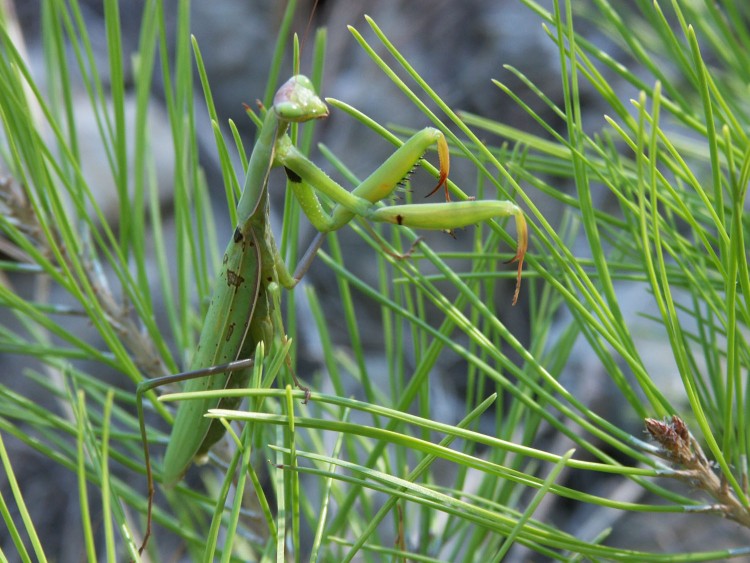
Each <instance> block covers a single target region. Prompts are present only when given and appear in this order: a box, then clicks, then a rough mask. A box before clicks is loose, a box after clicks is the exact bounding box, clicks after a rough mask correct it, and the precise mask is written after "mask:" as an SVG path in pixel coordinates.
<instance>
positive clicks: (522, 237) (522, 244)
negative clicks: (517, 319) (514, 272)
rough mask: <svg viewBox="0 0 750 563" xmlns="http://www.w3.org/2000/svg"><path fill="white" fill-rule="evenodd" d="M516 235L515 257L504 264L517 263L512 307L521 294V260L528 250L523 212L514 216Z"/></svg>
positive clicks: (527, 232)
mask: <svg viewBox="0 0 750 563" xmlns="http://www.w3.org/2000/svg"><path fill="white" fill-rule="evenodd" d="M516 234H517V235H518V246H517V247H516V255H515V256H514V257H513V258H511V259H510V260H508V261H507V262H506V264H511V263H513V262H518V277H517V278H516V291H515V292H514V293H513V305H515V304H516V302H517V301H518V294H519V293H521V273H522V272H523V259H524V257H525V256H526V249H528V248H529V228H528V226H527V225H526V217H524V216H523V212H521V211H519V212H518V213H517V214H516Z"/></svg>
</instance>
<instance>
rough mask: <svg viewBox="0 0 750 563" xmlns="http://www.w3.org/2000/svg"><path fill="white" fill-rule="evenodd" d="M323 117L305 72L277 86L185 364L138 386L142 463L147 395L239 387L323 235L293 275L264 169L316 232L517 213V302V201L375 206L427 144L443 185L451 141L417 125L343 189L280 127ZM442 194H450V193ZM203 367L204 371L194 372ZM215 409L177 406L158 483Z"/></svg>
mask: <svg viewBox="0 0 750 563" xmlns="http://www.w3.org/2000/svg"><path fill="white" fill-rule="evenodd" d="M327 115H328V108H327V107H326V104H325V103H324V102H323V100H321V99H320V98H319V97H318V96H317V94H316V93H315V91H314V89H313V87H312V84H311V82H310V80H308V79H307V78H306V77H304V76H301V75H297V76H294V77H292V78H291V79H290V80H288V81H287V82H286V83H285V84H284V85H283V86H282V87H281V88H280V89H279V90H278V92H277V93H276V96H275V98H274V103H273V106H272V107H271V108H269V110H268V111H267V113H266V116H265V119H264V121H263V126H262V127H261V130H260V132H259V135H258V140H257V141H256V144H255V147H254V148H253V152H252V155H251V156H250V161H249V163H248V169H247V174H246V178H245V185H244V189H243V192H242V196H241V197H240V201H239V203H238V206H237V216H238V218H239V223H238V225H237V226H236V228H235V229H234V232H233V234H232V236H231V238H230V241H229V244H228V246H227V249H226V251H225V253H224V259H223V261H222V266H221V269H220V271H219V275H218V277H217V280H216V283H215V286H214V289H213V296H212V298H211V302H210V304H209V307H208V311H207V313H206V318H205V321H204V323H203V329H202V331H201V335H200V339H199V342H198V347H197V349H196V351H195V354H194V355H193V358H192V361H191V367H190V371H189V372H187V373H186V374H181V375H180V376H168V377H167V378H163V379H160V380H158V381H155V380H150V381H144V382H143V383H142V384H141V385H139V387H138V392H137V395H138V399H139V416H140V420H141V433H142V436H143V440H144V449H145V450H146V451H145V457H146V460H147V463H148V461H149V454H148V445H147V442H146V432H145V426H144V423H143V416H142V415H143V409H142V406H141V401H142V397H143V394H144V393H145V392H146V391H147V390H149V389H152V388H154V387H156V386H157V385H162V384H164V383H165V382H173V381H176V380H178V379H188V382H187V384H186V389H185V390H186V391H206V390H215V389H224V388H227V387H229V386H232V387H236V386H241V385H245V382H246V380H247V378H248V377H249V374H250V369H249V366H251V365H252V364H251V361H252V360H250V359H247V358H251V357H252V354H253V353H254V351H255V349H256V347H257V345H258V343H260V342H263V343H264V344H265V346H266V349H269V348H270V345H271V343H272V340H273V334H274V330H277V329H278V328H279V327H278V326H276V327H274V322H273V318H272V311H273V309H274V305H273V301H274V299H273V298H272V297H271V294H272V292H273V288H275V287H278V286H279V285H281V286H283V287H286V288H291V287H294V285H296V283H297V282H298V281H299V279H300V278H301V276H302V275H303V274H304V272H305V270H306V268H307V267H308V266H309V263H310V261H311V260H312V257H313V256H314V252H315V251H317V248H318V247H319V246H320V243H322V235H319V236H318V238H317V239H316V242H315V243H314V245H313V248H312V253H309V254H308V255H307V256H306V258H303V261H302V263H301V266H300V268H298V270H297V271H296V272H295V274H294V275H292V274H290V273H289V271H288V270H287V267H286V265H285V263H284V261H283V260H282V258H281V256H280V255H279V252H278V250H277V249H276V244H275V242H274V239H273V235H272V233H271V230H270V227H269V221H268V189H267V186H268V175H269V172H270V170H271V168H273V167H275V166H282V167H284V168H285V169H286V170H287V175H288V177H289V178H290V180H291V185H292V190H293V193H294V196H295V197H296V199H297V200H298V201H299V203H300V205H301V207H302V210H303V211H304V213H305V214H306V215H307V216H308V218H309V219H310V221H311V222H312V224H313V226H315V228H316V229H318V230H319V231H320V232H321V233H326V232H329V231H333V230H336V229H339V228H341V227H343V226H344V225H345V224H346V223H348V222H349V221H351V220H352V218H354V217H355V216H359V217H362V218H365V219H368V220H371V221H380V222H388V223H394V224H397V225H403V226H408V227H415V228H420V229H440V230H449V231H450V230H452V229H456V228H460V227H465V226H467V225H471V224H475V223H478V222H480V221H484V220H487V219H492V218H498V217H506V216H510V215H512V216H514V217H515V219H516V231H517V236H518V246H517V250H516V254H515V256H514V258H513V259H512V260H514V261H517V262H518V278H517V283H516V290H515V293H514V297H513V303H514V304H515V302H516V300H517V299H518V292H519V289H520V281H521V270H522V265H523V258H524V255H525V253H526V248H527V229H526V220H525V219H524V215H523V213H522V211H521V210H520V208H519V207H518V206H516V205H515V204H514V203H512V202H509V201H462V202H450V201H447V202H446V203H433V204H424V205H397V206H392V207H380V206H378V205H377V204H378V203H379V202H380V201H382V200H383V199H386V198H388V197H389V196H390V195H391V194H392V193H393V191H394V190H395V189H396V187H397V186H398V185H399V183H400V182H401V181H402V179H403V178H404V177H405V176H406V175H407V174H408V173H409V172H410V171H411V169H412V168H413V167H414V166H415V165H416V164H417V162H418V161H419V159H420V158H421V157H422V155H423V153H424V152H425V151H426V150H427V149H428V148H430V146H432V145H433V144H435V145H437V148H438V155H439V158H440V177H439V181H438V184H437V186H436V187H435V189H434V190H433V191H432V192H431V193H434V192H435V191H437V190H438V189H439V188H440V186H441V185H443V184H444V183H445V180H446V178H447V176H448V145H447V143H446V141H445V137H444V136H443V134H442V133H441V132H440V131H438V130H437V129H433V128H427V129H423V130H422V131H420V132H418V133H417V134H415V135H414V136H412V137H411V138H410V139H409V140H407V141H406V142H405V143H404V144H403V145H402V146H401V147H400V148H399V149H398V150H396V152H395V153H394V154H393V155H392V156H391V157H390V158H388V159H387V160H386V161H385V162H384V163H383V164H382V165H381V166H380V167H378V169H377V170H375V172H373V173H372V174H371V175H370V176H369V177H368V178H367V179H366V180H365V181H363V182H362V183H361V184H360V185H359V186H357V187H356V188H355V189H354V190H353V191H351V192H349V191H348V190H346V189H345V188H343V187H342V186H340V185H339V184H337V183H336V182H334V181H333V180H332V179H331V178H329V177H328V176H327V175H326V174H325V173H324V172H323V171H322V170H321V169H320V168H318V167H317V166H316V165H315V164H314V163H313V162H312V161H310V160H309V159H308V158H307V157H305V156H304V155H303V154H301V153H300V152H299V151H298V150H297V149H296V147H295V146H294V145H293V144H292V142H291V139H290V138H289V137H288V136H287V134H286V131H287V128H288V125H289V123H290V122H302V121H307V120H310V119H316V118H321V117H325V116H327ZM316 192H320V193H323V194H325V195H326V196H328V197H329V198H330V199H332V200H333V201H334V202H335V204H336V205H335V207H334V209H333V211H332V212H331V213H328V212H326V211H325V210H324V209H323V207H322V206H321V204H320V201H319V200H318V196H317V194H316ZM446 199H449V198H448V197H447V190H446ZM278 324H279V323H277V325H278ZM243 358H246V359H244V360H243ZM210 366H220V367H216V368H211V367H210ZM199 374H200V375H204V376H205V375H208V377H199ZM216 406H217V401H216V400H215V399H205V400H194V401H184V402H182V403H180V406H179V407H178V410H177V415H176V417H175V421H174V425H173V428H172V434H171V437H170V440H169V444H168V445H167V451H166V453H165V455H164V462H163V464H162V471H161V481H162V483H163V484H164V485H165V486H172V485H174V484H175V483H177V482H178V481H179V480H180V479H181V478H182V475H183V474H184V472H185V471H186V469H187V468H188V466H189V465H190V463H191V462H192V461H193V459H194V458H199V457H202V456H204V455H205V454H206V453H207V451H208V449H209V448H210V447H211V446H212V445H213V444H214V443H215V442H216V441H217V440H218V439H219V438H220V437H221V435H222V434H223V433H224V428H223V427H222V426H221V425H218V424H217V425H213V426H212V423H211V420H210V419H207V418H205V417H204V414H205V413H206V411H208V409H211V408H215V407H216ZM147 476H148V480H149V498H148V523H147V529H146V534H145V536H144V540H143V545H142V546H141V551H142V550H143V549H144V548H145V546H146V543H147V541H148V538H149V535H150V530H151V507H152V501H153V494H154V486H153V476H152V473H151V468H150V465H149V467H148V468H147Z"/></svg>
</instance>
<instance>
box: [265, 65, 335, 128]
mask: <svg viewBox="0 0 750 563" xmlns="http://www.w3.org/2000/svg"><path fill="white" fill-rule="evenodd" d="M273 109H274V111H275V112H276V114H277V115H278V116H279V118H281V119H284V120H286V121H297V122H301V121H308V120H310V119H319V118H321V117H327V116H328V106H326V104H325V102H324V101H323V100H321V99H320V97H319V96H318V95H317V94H316V93H315V89H314V88H313V85H312V82H311V81H310V79H309V78H307V76H303V75H301V74H297V75H296V76H292V77H291V78H290V79H289V80H287V81H286V82H285V83H284V84H283V85H282V86H281V88H279V89H278V91H277V92H276V95H275V96H274V98H273Z"/></svg>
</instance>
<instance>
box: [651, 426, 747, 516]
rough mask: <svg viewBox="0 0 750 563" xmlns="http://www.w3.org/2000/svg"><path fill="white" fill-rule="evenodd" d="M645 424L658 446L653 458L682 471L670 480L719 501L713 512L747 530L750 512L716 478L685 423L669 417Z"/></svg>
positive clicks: (722, 482)
mask: <svg viewBox="0 0 750 563" xmlns="http://www.w3.org/2000/svg"><path fill="white" fill-rule="evenodd" d="M645 423H646V430H647V431H648V433H649V434H650V435H651V438H652V439H653V440H654V441H655V442H656V443H657V444H658V445H659V449H658V451H657V452H656V455H658V456H659V457H661V458H662V459H665V460H667V461H669V462H670V463H671V464H673V465H674V466H675V467H678V468H682V469H676V471H675V472H674V473H673V474H672V475H671V476H672V477H674V478H676V479H680V480H681V481H685V482H687V483H689V484H690V486H692V487H694V488H696V489H699V490H702V491H705V492H706V493H708V494H709V495H711V496H712V497H713V498H714V499H716V500H717V501H719V502H718V504H716V505H713V507H712V508H713V512H716V513H718V514H720V515H721V516H723V517H724V518H728V519H730V520H734V521H735V522H737V523H739V524H742V525H743V526H745V527H748V528H750V510H748V508H747V507H746V506H744V505H743V504H742V503H741V502H740V501H739V500H738V499H737V497H736V496H735V495H734V494H733V493H732V490H731V489H730V488H729V486H728V484H727V482H726V480H725V479H723V478H720V477H719V476H718V475H717V474H716V472H715V471H714V469H713V464H712V463H711V462H710V461H709V460H708V458H707V457H706V455H705V454H704V453H703V449H702V448H701V446H700V444H699V443H698V441H697V440H696V439H695V438H694V437H693V435H692V434H691V433H690V431H689V430H688V427H687V425H686V424H685V422H684V421H683V420H682V419H681V418H680V417H679V416H677V415H672V420H671V421H670V422H663V421H660V420H656V419H653V418H647V419H646V420H645Z"/></svg>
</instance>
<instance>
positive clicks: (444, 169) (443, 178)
mask: <svg viewBox="0 0 750 563" xmlns="http://www.w3.org/2000/svg"><path fill="white" fill-rule="evenodd" d="M437 149H438V159H439V160H440V176H439V177H438V183H437V186H435V187H434V188H433V190H432V191H431V192H430V193H428V194H427V195H426V196H425V197H430V196H431V195H432V194H434V193H435V192H436V191H438V190H439V189H440V186H443V187H444V188H445V201H450V200H451V196H450V193H448V172H449V171H450V155H449V151H448V141H446V140H445V137H444V136H443V135H442V134H441V135H440V136H439V137H438V140H437Z"/></svg>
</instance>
